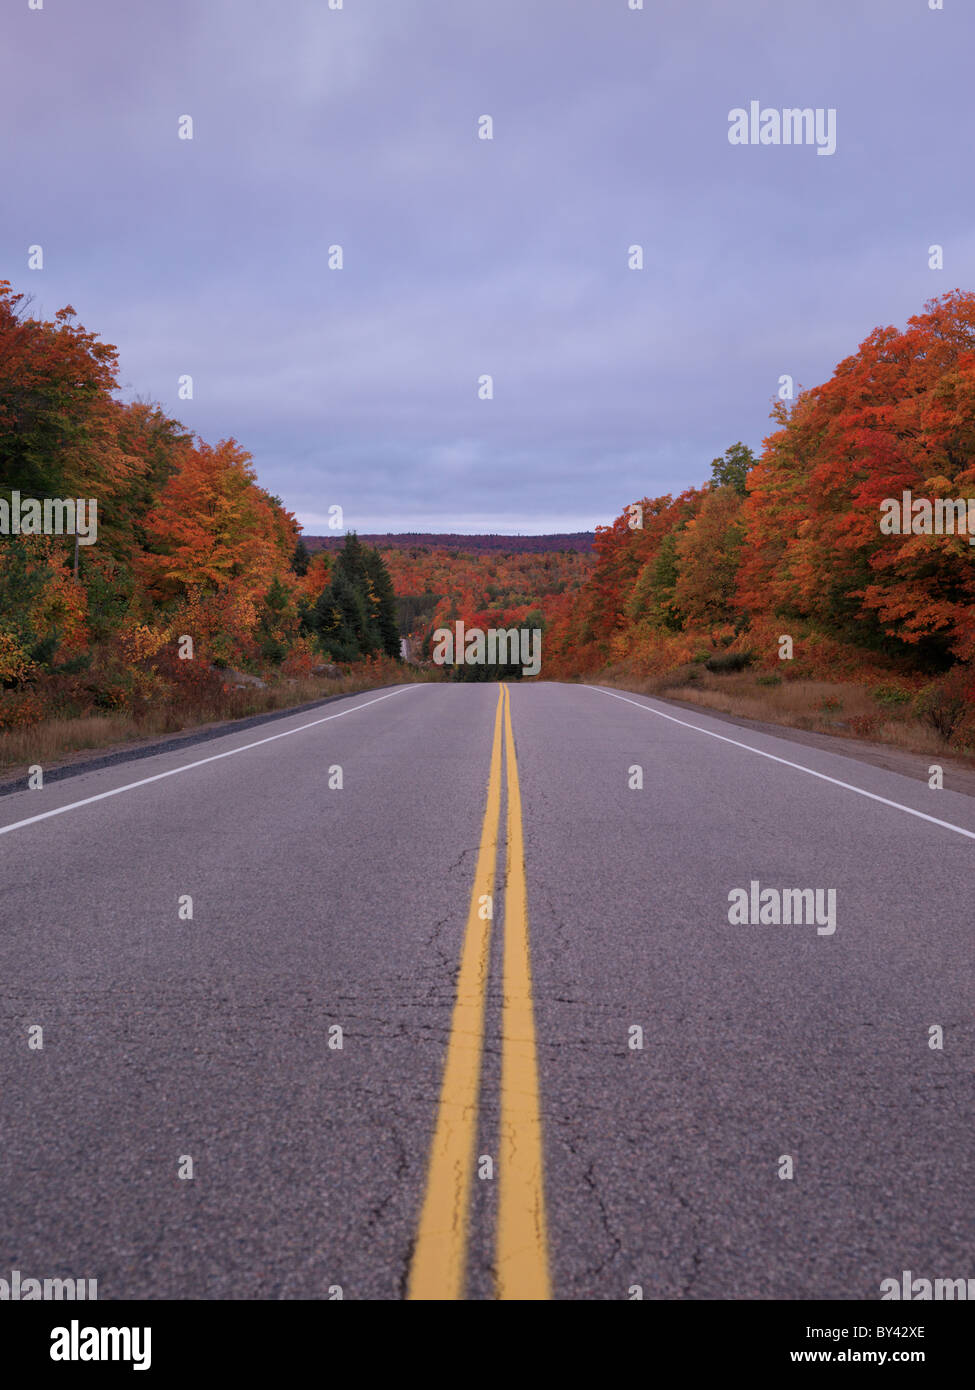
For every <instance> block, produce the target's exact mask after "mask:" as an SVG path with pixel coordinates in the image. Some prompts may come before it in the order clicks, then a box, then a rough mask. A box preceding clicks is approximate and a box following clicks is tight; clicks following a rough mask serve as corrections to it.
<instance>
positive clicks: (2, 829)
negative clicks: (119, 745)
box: [0, 685, 417, 835]
mask: <svg viewBox="0 0 975 1390" xmlns="http://www.w3.org/2000/svg"><path fill="white" fill-rule="evenodd" d="M416 689H417V687H416V686H415V685H404V686H401V687H400V688H399V690H391V691H390V692H389V694H388V695H377V696H376V698H375V700H366V701H365V702H364V703H363V704H361V705H352V706H351V707H350V708H349V709H343V710H339V712H338V714H326V715H325V716H324V717H323V718H322V719H313V720H311V722H310V723H308V724H299V725H298V727H297V728H296V729H284V730H283V731H282V732H281V733H280V734H269V735H268V737H267V738H259V739H256V740H255V741H254V742H253V743H242V744H241V745H240V747H239V748H228V749H227V751H226V752H225V753H213V754H212V755H211V756H210V757H209V758H197V759H196V761H195V762H192V763H183V765H182V766H181V767H171V768H170V769H169V771H168V772H157V773H155V774H154V775H153V776H152V777H142V778H140V780H139V781H138V782H126V784H125V786H124V787H113V788H112V790H111V791H107V792H99V793H98V795H97V796H86V797H85V798H84V799H83V800H82V801H69V802H68V804H67V806H56V807H55V808H54V810H53V811H42V812H41V814H40V815H39V816H28V817H27V819H26V820H17V821H14V822H13V824H12V825H0V835H9V833H10V831H11V830H20V829H21V828H22V827H23V826H25V825H35V824H36V823H37V822H38V821H39V820H47V819H48V817H50V816H63V815H64V814H65V812H66V811H75V810H77V809H78V807H79V806H90V805H91V803H92V802H93V801H104V800H105V798H106V797H108V796H121V794H122V792H130V791H132V790H133V788H135V787H145V786H147V785H148V784H149V783H150V782H161V781H162V779H163V778H164V777H175V776H176V774H177V773H178V772H189V770H190V768H193V767H203V765H204V764H205V763H215V762H218V761H219V760H220V759H221V758H232V757H233V755H234V754H235V753H246V752H247V750H248V749H249V748H260V746H261V744H262V743H273V742H274V740H275V739H278V738H287V737H288V735H289V734H300V733H301V732H302V731H303V730H304V729H314V727H315V725H316V724H327V723H328V722H329V720H331V719H341V718H342V716H343V715H344V714H354V713H355V711H356V710H359V709H366V708H367V706H369V705H378V704H379V702H380V701H381V700H390V699H392V697H393V696H394V695H402V693H403V691H404V690H416ZM232 734H233V730H232V729H230V730H228V733H227V737H230V736H232ZM149 756H150V757H162V756H164V753H159V754H155V753H153V754H150V755H149ZM104 770H105V769H103V768H96V769H95V771H98V772H101V771H104Z"/></svg>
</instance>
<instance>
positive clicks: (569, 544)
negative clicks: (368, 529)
mask: <svg viewBox="0 0 975 1390" xmlns="http://www.w3.org/2000/svg"><path fill="white" fill-rule="evenodd" d="M595 538H596V533H595V531H565V532H560V533H559V534H557V535H550V536H495V535H489V536H458V535H454V534H453V533H451V532H440V531H406V532H402V533H400V534H397V535H387V536H367V535H360V537H359V539H360V541H364V542H365V543H366V544H367V545H372V546H375V547H376V548H377V549H378V550H414V549H417V550H459V551H466V552H467V554H469V555H489V554H492V553H494V554H501V555H523V554H539V553H541V552H544V551H552V550H575V551H578V552H579V553H580V554H584V555H585V554H588V553H589V551H590V550H592V543H593V541H594V540H595ZM302 539H303V540H304V542H305V545H306V546H307V547H308V549H309V550H310V551H312V553H314V552H315V551H316V550H341V548H342V545H343V542H344V540H345V536H344V534H343V535H341V536H303V537H302Z"/></svg>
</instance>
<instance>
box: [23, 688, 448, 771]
mask: <svg viewBox="0 0 975 1390" xmlns="http://www.w3.org/2000/svg"><path fill="white" fill-rule="evenodd" d="M394 679H395V677H394ZM399 679H401V680H403V681H408V682H413V681H428V680H436V679H439V673H437V674H431V673H430V672H429V671H426V670H424V669H423V668H418V667H412V666H411V667H406V668H404V670H403V673H402V675H401V676H400V677H399ZM388 684H390V675H389V673H388V672H386V671H384V672H382V673H381V674H377V675H375V676H360V675H348V676H335V677H327V676H322V677H316V676H308V677H305V678H303V679H300V680H281V681H278V682H276V683H275V684H274V685H269V686H268V687H267V688H266V689H264V690H260V689H257V688H256V687H253V686H244V687H243V688H241V689H239V690H232V691H229V692H228V693H227V694H226V696H225V697H224V701H223V704H222V707H221V709H220V710H219V712H218V717H217V718H216V719H214V718H213V715H212V714H211V716H210V717H209V718H207V717H206V715H204V714H203V712H202V711H200V710H179V709H173V708H171V707H166V708H161V709H153V710H150V711H149V712H148V713H147V714H146V715H145V716H144V717H143V718H140V719H134V718H133V717H132V716H131V715H128V714H122V713H120V714H92V715H85V716H83V717H81V718H78V719H45V720H42V721H41V722H40V723H38V724H34V725H32V726H30V727H28V728H22V729H20V728H15V729H8V730H5V731H3V732H0V772H3V773H5V774H9V775H18V774H20V773H23V774H24V775H25V776H26V773H27V769H28V768H29V767H30V766H32V765H34V764H40V766H41V767H42V768H50V767H53V766H55V765H56V764H57V763H58V762H66V761H73V760H74V759H73V757H72V755H76V754H79V753H82V752H84V751H85V750H87V749H100V750H103V751H104V750H109V749H115V748H116V747H118V746H124V745H125V744H130V743H133V742H135V741H141V740H145V739H149V740H151V739H154V738H161V737H165V736H166V735H167V734H175V733H179V732H180V731H189V730H193V729H202V728H207V727H208V726H209V725H210V724H212V723H215V722H216V723H223V722H225V721H232V720H235V719H246V718H248V717H249V716H251V715H255V714H270V713H272V712H273V711H274V710H285V709H291V708H294V707H295V706H298V705H305V704H310V703H311V702H312V701H314V700H323V699H327V698H328V697H329V696H330V695H353V694H355V693H356V692H358V691H360V690H373V689H375V688H376V687H377V686H380V685H388Z"/></svg>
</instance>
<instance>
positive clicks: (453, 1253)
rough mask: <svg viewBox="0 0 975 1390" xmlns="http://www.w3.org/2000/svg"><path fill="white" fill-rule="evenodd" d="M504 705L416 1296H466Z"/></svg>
mask: <svg viewBox="0 0 975 1390" xmlns="http://www.w3.org/2000/svg"><path fill="white" fill-rule="evenodd" d="M502 706H503V687H502V689H501V690H499V691H498V704H497V708H496V710H495V715H494V742H493V744H492V746H491V770H490V774H489V776H488V790H487V805H486V807H485V810H484V824H483V826H482V828H481V844H480V848H479V850H478V854H477V868H476V870H475V872H474V887H473V889H472V891H471V900H470V906H469V908H468V911H467V927H466V930H465V933H464V944H463V947H462V951H461V958H460V973H459V975H458V978H457V998H456V1000H455V1002H454V1012H453V1016H452V1018H451V1022H450V1041H449V1043H448V1044H447V1060H446V1062H445V1064H444V1073H443V1084H442V1086H441V1090H440V1105H439V1108H438V1110H437V1121H436V1127H435V1129H434V1132H433V1142H432V1144H431V1146H430V1166H429V1170H428V1173H427V1186H426V1196H425V1198H424V1202H423V1210H422V1212H421V1214H420V1226H419V1231H418V1234H417V1241H416V1249H415V1251H414V1253H413V1263H412V1266H411V1269H410V1285H409V1294H408V1297H409V1298H410V1299H456V1298H463V1296H464V1275H465V1263H466V1255H467V1224H468V1210H469V1207H470V1189H471V1174H472V1170H473V1167H474V1141H475V1138H476V1134H477V1100H478V1093H479V1090H480V1081H481V1051H482V1047H483V1040H484V993H485V988H486V985H487V973H488V951H489V948H490V945H491V919H490V917H487V916H485V915H484V908H483V904H482V899H483V898H485V897H486V898H489V899H490V900H491V903H492V905H493V901H494V871H495V863H496V860H497V854H498V827H499V823H500V819H501V710H502ZM492 911H493V906H492Z"/></svg>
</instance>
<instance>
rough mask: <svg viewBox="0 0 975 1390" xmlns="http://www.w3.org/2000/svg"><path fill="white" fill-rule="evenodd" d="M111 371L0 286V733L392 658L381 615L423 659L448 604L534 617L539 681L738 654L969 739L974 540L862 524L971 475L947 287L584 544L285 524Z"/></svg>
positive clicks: (752, 692)
mask: <svg viewBox="0 0 975 1390" xmlns="http://www.w3.org/2000/svg"><path fill="white" fill-rule="evenodd" d="M117 373H118V357H117V352H116V349H115V348H114V347H112V346H111V345H110V344H106V343H102V342H101V341H99V339H98V337H97V335H95V334H94V333H91V332H89V331H88V330H86V329H85V328H83V327H82V326H81V325H80V324H79V323H77V321H76V316H75V314H74V311H73V310H72V309H71V307H70V306H68V307H66V308H65V309H62V310H61V311H60V312H58V313H57V314H56V316H55V318H54V320H53V321H41V320H39V319H37V318H34V317H32V316H31V315H30V312H29V302H28V301H26V300H25V297H24V296H23V295H21V294H17V293H15V292H14V290H13V287H12V286H11V284H10V283H9V282H8V281H0V531H2V532H3V534H0V739H2V738H4V737H6V736H7V735H9V734H11V732H16V731H18V730H30V729H32V728H35V727H37V726H39V725H42V724H44V723H47V724H51V723H52V721H53V722H54V723H57V722H58V721H61V723H62V724H63V723H68V724H73V725H74V726H75V728H76V729H77V728H80V727H81V726H82V724H83V723H84V721H85V720H88V724H89V732H91V735H92V738H93V739H94V741H98V738H100V737H103V731H102V733H99V732H98V731H97V729H96V728H95V725H94V724H93V723H92V721H93V720H94V721H97V720H98V719H99V718H104V717H106V716H115V717H117V729H116V732H118V733H119V735H120V736H121V735H123V734H128V735H130V736H131V735H132V733H133V732H134V731H139V730H141V729H143V728H153V729H172V728H179V727H183V726H184V725H185V724H187V723H192V722H193V721H197V722H199V721H201V720H203V719H207V718H211V719H212V718H218V717H229V716H233V715H235V714H240V713H244V712H252V711H253V710H254V709H255V708H272V707H276V706H277V705H281V704H287V703H288V702H291V703H296V702H297V701H298V700H300V699H302V698H311V697H312V696H313V695H315V694H319V693H321V689H320V684H319V685H314V686H313V685H309V682H310V681H311V682H313V681H316V680H317V681H318V682H319V683H320V682H321V681H322V680H328V681H333V682H334V681H345V682H346V687H347V688H348V683H349V682H350V681H351V682H353V683H356V682H357V683H358V684H357V686H356V688H361V684H362V682H366V683H370V682H373V683H375V682H380V681H387V682H388V681H390V680H395V679H402V678H403V674H404V668H403V666H402V665H401V664H400V663H399V655H400V643H401V639H405V641H406V652H407V655H408V657H409V660H410V661H411V663H417V662H419V663H421V665H420V666H417V665H416V664H413V665H411V667H410V668H409V671H410V677H411V678H414V677H415V676H417V675H423V676H424V678H436V677H437V676H438V675H440V674H442V673H440V672H438V671H436V670H433V669H430V668H429V667H425V666H424V665H422V663H424V662H428V661H429V656H430V644H431V637H432V634H433V632H434V631H435V629H437V628H438V627H444V626H449V625H450V624H452V623H454V622H455V621H456V620H458V619H460V620H463V622H464V623H465V624H466V626H467V627H468V628H472V627H477V628H482V629H487V628H501V627H504V628H510V627H530V628H535V627H537V628H540V629H541V631H542V633H543V639H544V640H543V661H542V676H543V678H549V679H552V678H555V679H568V680H574V679H580V678H585V679H590V680H591V679H599V680H601V681H607V682H618V683H624V684H629V685H630V686H631V687H632V688H643V689H648V690H650V689H655V690H657V691H660V690H672V691H673V690H676V691H678V692H679V693H680V695H681V698H688V699H691V700H695V701H698V702H700V703H710V704H713V705H716V706H719V707H720V706H721V703H722V699H723V698H724V697H723V696H722V694H721V692H722V691H725V692H727V691H728V690H729V689H731V688H732V687H731V683H730V678H732V677H737V678H738V681H739V693H742V692H744V694H746V695H747V696H748V700H750V701H751V704H750V705H749V704H748V702H747V701H746V703H745V705H743V706H741V710H742V711H743V712H746V713H755V712H756V711H758V710H759V707H761V710H762V711H763V712H764V713H765V714H767V715H769V714H770V711H771V715H770V717H774V716H775V711H776V710H777V709H778V710H779V712H780V713H781V714H782V717H783V718H785V719H788V717H789V716H788V715H787V714H786V713H782V711H783V710H784V708H785V705H786V704H787V703H788V701H787V700H786V699H785V697H784V695H783V694H782V693H781V692H780V693H779V694H776V693H775V692H776V689H777V687H789V686H792V687H793V688H794V690H793V693H795V691H796V690H798V688H799V685H800V683H805V686H804V687H803V688H807V687H808V690H809V691H810V692H812V693H813V694H815V695H816V698H817V705H816V717H817V718H818V719H819V721H820V723H821V724H822V725H823V726H832V727H835V728H836V729H837V731H843V732H853V733H861V734H865V735H871V734H875V733H877V732H878V731H879V732H881V733H882V732H883V728H884V727H885V722H886V723H889V722H890V721H891V720H894V721H895V722H896V719H897V718H901V719H903V718H904V717H906V716H907V715H908V714H910V715H911V716H912V717H916V718H917V719H919V720H921V721H922V722H925V723H926V724H927V725H928V726H929V727H930V729H931V730H933V732H934V733H935V734H936V735H937V736H938V738H940V739H942V740H951V741H953V742H954V743H955V744H956V745H957V746H959V747H962V748H966V747H969V746H972V744H973V738H975V728H973V714H975V610H973V600H975V551H973V548H972V547H971V546H970V544H969V537H968V535H967V534H963V533H955V534H937V533H934V532H932V531H931V529H930V527H928V528H925V527H924V526H918V525H913V524H912V525H908V527H907V529H906V533H905V532H904V531H903V530H902V532H901V533H900V534H891V533H890V528H887V529H885V528H884V527H883V526H882V525H881V518H882V517H883V515H884V510H885V507H888V506H889V505H891V499H900V498H902V497H904V496H906V495H910V496H912V497H913V498H915V499H920V501H922V502H925V504H927V503H926V501H925V500H926V499H927V500H929V501H930V502H931V503H937V500H938V499H954V500H955V503H956V504H957V506H958V507H960V508H961V509H962V511H964V504H965V501H966V499H970V498H975V466H973V446H975V295H973V294H971V293H966V292H963V291H961V290H955V291H953V292H951V293H949V294H946V295H944V296H942V297H941V298H939V299H936V300H932V301H931V302H930V303H928V304H927V305H926V306H925V307H924V310H923V312H921V313H919V314H917V315H915V316H914V317H912V318H911V319H909V320H908V323H907V325H906V327H905V328H903V329H897V328H894V327H886V328H877V329H875V330H874V331H873V332H872V333H871V334H869V336H868V337H867V338H866V339H865V340H864V341H863V342H862V343H861V344H860V346H859V348H858V349H857V350H856V352H854V353H853V354H852V355H851V356H850V357H848V358H846V359H845V360H843V361H842V362H840V364H839V365H838V366H837V368H836V370H835V371H834V373H833V375H832V377H831V378H830V379H829V380H828V381H826V382H825V383H823V384H822V385H820V386H816V387H813V388H811V389H808V390H801V391H800V392H799V394H798V396H797V397H796V399H795V400H794V401H777V402H776V403H775V404H774V406H773V411H772V428H771V431H770V433H769V434H768V436H767V438H766V439H765V440H764V443H763V447H762V450H761V452H760V453H759V454H757V455H756V454H755V453H754V452H753V451H752V449H751V448H750V447H749V446H748V445H746V444H744V443H742V442H740V441H739V442H737V443H735V444H732V445H731V446H729V447H728V448H727V449H726V451H725V453H724V454H723V455H722V456H720V457H718V458H715V459H714V460H713V461H712V463H711V469H710V477H709V478H707V479H706V481H703V482H702V483H701V484H700V485H699V486H696V487H690V488H688V489H687V490H685V491H684V492H682V493H680V494H679V495H677V496H673V495H671V494H666V495H663V496H659V497H648V496H644V497H642V498H639V499H637V500H636V501H634V502H631V503H627V504H626V505H625V506H624V507H623V508H622V510H621V512H620V514H619V516H618V517H617V518H616V520H615V521H614V523H613V524H612V525H611V526H602V527H598V528H597V530H596V532H595V537H594V540H593V542H592V545H591V547H590V544H589V537H588V535H587V534H586V533H579V534H576V535H572V536H568V535H567V536H549V537H544V536H542V537H540V536H528V537H510V536H508V537H500V536H472V537H462V536H444V537H436V536H434V535H432V534H425V533H424V534H420V533H417V534H416V535H400V536H390V537H380V536H376V537H358V536H356V535H355V534H354V533H350V534H349V535H347V536H345V537H343V538H341V539H339V538H335V537H307V538H302V536H301V531H300V527H299V526H298V524H297V522H296V520H295V517H294V515H293V514H292V513H291V512H290V511H288V509H287V508H286V507H285V506H284V504H283V502H282V501H281V499H280V498H278V497H276V496H274V495H272V494H271V493H269V492H268V491H267V490H266V489H265V488H263V487H262V486H261V485H260V483H259V481H258V478H257V474H256V470H255V466H254V463H253V459H252V458H251V456H250V455H249V454H248V453H247V451H246V450H245V449H244V448H243V447H242V446H241V445H240V444H239V443H238V442H237V441H236V440H235V439H233V438H230V439H225V440H221V441H220V442H218V443H217V444H208V443H206V442H204V441H203V440H201V439H199V438H196V437H195V436H193V435H192V434H191V432H190V431H188V430H187V429H186V428H185V427H184V426H183V425H182V424H181V423H180V422H179V421H177V420H175V419H173V418H171V417H170V416H168V415H167V414H166V413H165V411H164V410H163V409H162V408H161V407H160V406H159V405H156V404H153V403H150V402H148V401H139V400H137V401H134V402H129V403H123V402H122V401H120V400H119V399H118V375H117ZM30 498H34V499H52V498H55V499H71V498H73V499H91V500H92V502H97V523H98V524H97V542H96V543H94V544H90V543H88V542H90V541H91V540H92V539H93V537H91V536H89V537H86V538H85V540H84V541H83V542H79V540H78V539H77V538H75V537H73V536H71V535H68V534H53V535H52V534H44V533H42V532H41V529H40V526H39V525H38V524H33V523H32V522H31V519H30V514H29V509H28V511H27V512H25V511H24V503H23V502H22V501H21V499H30ZM915 505H917V504H915ZM18 507H19V509H20V513H22V514H23V515H22V516H20V522H21V524H20V529H19V533H18V529H17V524H16V519H17V516H18ZM929 511H930V507H929ZM35 522H36V518H35ZM48 529H50V527H49V528H48ZM370 542H372V543H370ZM641 682H643V684H642V685H641ZM837 683H839V684H840V685H843V683H846V685H847V686H849V687H851V688H852V687H854V686H855V687H857V688H858V689H859V691H860V692H861V698H858V700H857V699H854V700H852V702H851V700H850V699H849V698H848V697H847V695H845V694H844V693H843V691H840V692H839V693H837V690H836V689H835V688H834V687H835V686H836V685H837ZM793 703H795V702H794V701H793ZM725 707H726V708H730V706H729V705H728V704H727V702H725ZM793 713H794V711H793ZM807 713H808V711H807ZM841 715H843V716H844V717H842V718H841V717H839V716H841ZM126 721H127V722H126ZM799 722H802V721H801V720H800V721H799Z"/></svg>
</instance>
